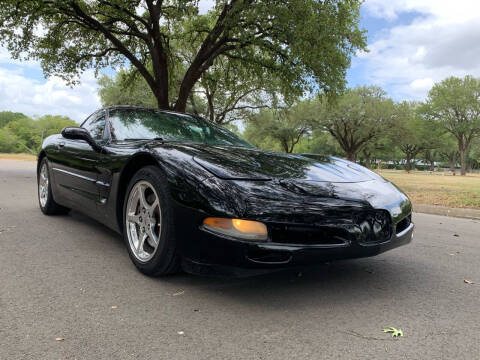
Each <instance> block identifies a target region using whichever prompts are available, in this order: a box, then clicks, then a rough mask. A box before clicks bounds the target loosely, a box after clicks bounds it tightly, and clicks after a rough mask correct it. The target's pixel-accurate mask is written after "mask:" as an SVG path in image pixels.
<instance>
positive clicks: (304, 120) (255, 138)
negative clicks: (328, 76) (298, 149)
mask: <svg viewBox="0 0 480 360" xmlns="http://www.w3.org/2000/svg"><path fill="white" fill-rule="evenodd" d="M316 107H318V106H316V104H315V102H314V101H311V100H305V101H301V102H298V103H297V104H296V105H294V106H292V107H291V108H289V109H266V110H262V111H260V112H259V113H258V114H256V115H255V116H253V117H252V118H251V119H250V120H248V123H247V124H248V125H247V128H246V129H245V133H244V135H245V137H246V139H247V140H249V141H251V142H252V143H253V144H255V145H257V146H260V147H261V144H262V143H264V142H265V141H267V142H268V141H269V140H270V141H271V140H273V141H274V142H276V143H277V144H278V145H279V147H280V149H281V150H282V151H283V152H286V153H287V154H290V153H292V152H293V150H294V148H295V146H296V145H297V144H298V143H299V141H300V140H301V139H302V137H304V136H305V135H307V134H308V133H309V132H310V131H311V128H312V124H313V122H314V120H315V116H316V111H315V109H316Z"/></svg>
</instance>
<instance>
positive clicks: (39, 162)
mask: <svg viewBox="0 0 480 360" xmlns="http://www.w3.org/2000/svg"><path fill="white" fill-rule="evenodd" d="M46 156H47V153H46V152H45V150H42V151H40V153H39V154H38V157H37V176H38V174H39V172H40V164H41V163H42V160H43V158H44V157H46Z"/></svg>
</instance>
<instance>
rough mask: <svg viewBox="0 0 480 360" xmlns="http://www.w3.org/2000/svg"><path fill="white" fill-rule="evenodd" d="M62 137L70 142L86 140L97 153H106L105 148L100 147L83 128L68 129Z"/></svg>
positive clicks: (64, 130) (63, 131)
mask: <svg viewBox="0 0 480 360" xmlns="http://www.w3.org/2000/svg"><path fill="white" fill-rule="evenodd" d="M62 136H63V137H64V138H65V139H70V140H84V141H86V142H87V143H88V145H90V146H91V147H92V149H93V150H95V151H97V152H100V153H101V152H105V149H104V148H103V146H101V145H99V144H98V143H97V142H96V141H95V140H94V139H93V138H92V136H91V135H90V133H89V132H88V131H87V130H86V129H84V128H82V127H74V126H72V127H66V128H63V130H62Z"/></svg>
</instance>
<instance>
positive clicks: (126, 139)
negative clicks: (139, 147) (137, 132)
mask: <svg viewBox="0 0 480 360" xmlns="http://www.w3.org/2000/svg"><path fill="white" fill-rule="evenodd" d="M123 141H162V142H165V140H163V138H161V137H154V138H152V139H146V138H125V139H123Z"/></svg>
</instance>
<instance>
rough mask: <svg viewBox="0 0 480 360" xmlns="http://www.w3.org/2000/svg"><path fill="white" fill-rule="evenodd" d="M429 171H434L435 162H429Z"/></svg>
mask: <svg viewBox="0 0 480 360" xmlns="http://www.w3.org/2000/svg"><path fill="white" fill-rule="evenodd" d="M430 171H435V161H434V160H430Z"/></svg>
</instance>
